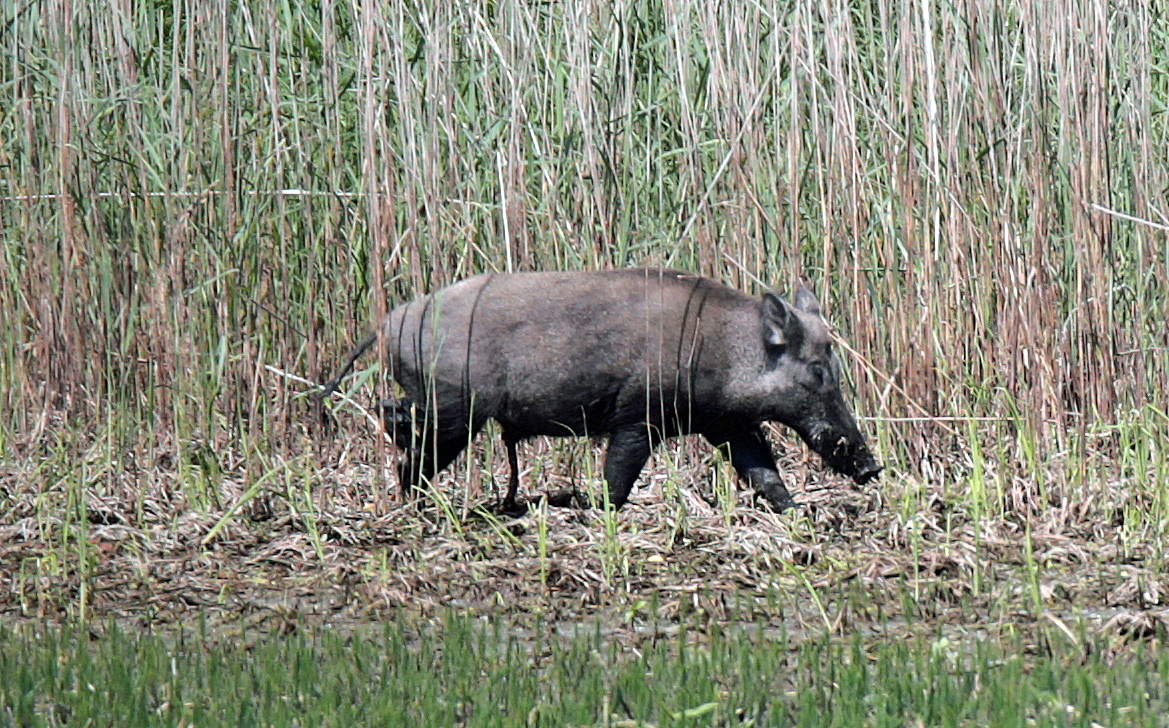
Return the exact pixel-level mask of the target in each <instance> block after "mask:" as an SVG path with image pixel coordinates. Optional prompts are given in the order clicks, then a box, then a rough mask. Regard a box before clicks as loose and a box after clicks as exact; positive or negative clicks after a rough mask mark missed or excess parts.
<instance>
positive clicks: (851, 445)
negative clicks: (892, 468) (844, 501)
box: [806, 431, 884, 485]
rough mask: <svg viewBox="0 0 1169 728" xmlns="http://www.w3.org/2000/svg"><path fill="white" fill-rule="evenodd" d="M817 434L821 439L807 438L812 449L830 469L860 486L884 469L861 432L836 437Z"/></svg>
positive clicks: (828, 434) (837, 434)
mask: <svg viewBox="0 0 1169 728" xmlns="http://www.w3.org/2000/svg"><path fill="white" fill-rule="evenodd" d="M817 434H818V435H819V437H816V436H815V435H813V436H812V437H810V438H806V440H807V442H808V444H809V445H811V447H812V449H813V450H815V451H816V452H817V453H819V454H820V457H822V458H824V462H825V463H827V464H828V466H829V467H830V468H832V469H833V470H835V471H836V472H838V473H840V474H841V475H847V476H848V477H850V478H852V479H853V480H855V481H856V482H857V483H858V484H860V485H864V484H865V483H867V482H869V481H870V480H872V479H873V478H876V477H877V476H878V475H879V474H880V472H881V471H882V470H883V469H884V468H883V467H882V466H881V465H879V464H878V463H877V460H876V458H874V457H873V453H872V452H870V451H869V448H868V446H867V445H866V444H865V442H864V440H863V439H862V438H861V435H860V433H859V432H855V433H848V434H839V433H836V436H835V437H834V436H833V435H832V434H830V433H829V432H828V431H821V432H820V433H817ZM850 435H851V436H850Z"/></svg>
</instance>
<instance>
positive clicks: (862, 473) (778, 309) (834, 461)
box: [760, 287, 881, 484]
mask: <svg viewBox="0 0 1169 728" xmlns="http://www.w3.org/2000/svg"><path fill="white" fill-rule="evenodd" d="M760 319H761V323H762V327H763V348H764V352H765V358H766V361H765V364H764V373H763V378H764V380H765V383H764V386H763V389H764V390H765V391H767V392H769V395H768V398H769V399H770V402H769V408H770V410H771V411H770V412H769V414H770V415H771V416H770V417H769V418H768V419H775V420H778V421H779V422H782V423H783V424H785V425H787V426H788V427H791V428H792V429H794V430H795V431H796V432H797V433H799V435H800V437H801V438H803V440H804V442H806V443H807V444H808V446H809V447H810V448H812V450H814V451H815V452H816V453H818V454H819V455H820V457H822V458H823V459H824V462H826V463H828V465H829V466H830V467H831V468H832V469H833V470H835V471H836V472H838V473H841V474H842V475H847V476H849V477H851V478H852V479H853V480H855V481H856V482H857V483H861V484H864V483H867V482H868V481H870V480H872V479H873V478H875V477H876V476H877V474H878V473H880V472H881V466H880V465H878V464H877V461H876V459H875V458H874V457H873V454H872V452H870V451H869V448H868V445H867V444H866V443H865V438H864V436H863V435H862V434H861V433H860V430H859V428H858V427H857V424H856V420H855V419H853V416H852V412H850V411H849V409H848V405H847V404H845V401H844V396H843V394H842V393H841V381H840V380H841V378H840V364H839V362H838V361H837V359H836V355H835V353H834V352H833V346H832V335H831V334H830V333H829V331H828V326H827V324H826V323H825V322H824V319H823V318H822V317H821V315H820V305H819V303H817V301H816V298H815V296H814V295H813V294H812V292H811V291H809V290H808V289H807V288H803V287H801V288H800V289H799V291H798V292H797V293H796V298H795V306H791V305H789V304H788V303H787V302H786V301H784V300H783V299H782V298H780V297H779V296H776V295H775V294H773V293H766V294H764V296H763V301H762V305H761V308H760Z"/></svg>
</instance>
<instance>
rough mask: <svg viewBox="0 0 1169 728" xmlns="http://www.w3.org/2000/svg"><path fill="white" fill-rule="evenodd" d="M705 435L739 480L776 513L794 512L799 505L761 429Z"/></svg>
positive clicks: (751, 428)
mask: <svg viewBox="0 0 1169 728" xmlns="http://www.w3.org/2000/svg"><path fill="white" fill-rule="evenodd" d="M703 434H704V435H705V436H706V439H708V440H710V442H711V444H713V445H714V446H715V447H717V448H718V449H719V451H720V452H721V453H722V454H723V456H724V457H729V458H730V461H731V465H733V466H734V468H735V472H737V473H738V474H739V477H740V478H742V479H743V480H745V481H747V484H748V485H750V486H751V487H752V488H754V489H755V492H756V493H758V494H759V495H761V496H763V497H764V498H765V499H767V502H768V503H769V504H770V505H771V507H772V508H773V509H775V510H776V511H786V510H787V509H789V508H795V505H796V502H795V501H793V500H792V497H791V494H790V493H788V492H787V488H785V487H784V485H783V480H782V479H781V478H780V477H779V469H778V468H776V467H775V457H774V456H773V455H772V454H771V447H770V446H769V445H768V444H767V438H765V437H764V436H763V431H762V430H760V429H759V427H758V426H755V427H744V428H741V429H739V428H736V429H734V430H732V431H729V432H711V433H703Z"/></svg>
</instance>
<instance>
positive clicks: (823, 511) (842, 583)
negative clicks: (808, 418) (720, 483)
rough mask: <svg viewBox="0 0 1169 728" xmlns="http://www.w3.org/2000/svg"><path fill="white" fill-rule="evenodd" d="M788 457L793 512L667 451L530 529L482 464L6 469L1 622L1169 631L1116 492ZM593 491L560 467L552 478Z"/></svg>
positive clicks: (1155, 583)
mask: <svg viewBox="0 0 1169 728" xmlns="http://www.w3.org/2000/svg"><path fill="white" fill-rule="evenodd" d="M163 461H164V462H165V459H163ZM784 465H785V467H786V468H787V471H786V472H787V473H788V474H789V482H791V483H792V484H793V485H794V488H793V492H794V493H795V494H796V496H797V498H798V500H799V501H800V502H801V503H802V504H803V505H804V507H805V510H804V512H803V514H802V515H791V514H785V515H776V514H774V513H771V512H769V511H766V510H760V509H757V508H755V507H753V506H752V505H751V504H750V503H748V502H747V499H748V493H747V492H746V491H739V492H738V494H737V495H738V501H739V502H738V503H737V504H736V505H734V507H732V508H723V507H722V506H721V505H720V504H719V503H718V500H717V498H715V497H714V494H713V493H711V492H709V491H710V489H711V486H710V482H709V480H707V481H698V480H697V479H699V478H709V477H710V476H709V474H710V472H711V468H710V467H709V466H708V465H704V464H701V463H692V464H689V465H683V466H681V467H678V466H676V465H675V466H673V467H667V466H665V465H663V460H662V459H661V458H659V459H658V461H656V462H655V463H654V464H653V465H652V469H651V470H647V472H646V475H647V477H646V478H645V479H644V481H643V482H646V481H647V485H645V486H644V487H642V488H640V489H639V490H637V491H635V493H634V496H633V499H632V500H631V502H630V503H629V505H628V506H627V507H626V508H625V509H623V510H622V511H620V512H618V513H616V514H614V515H606V514H605V513H603V512H601V511H593V510H575V509H564V508H550V507H547V506H544V505H541V504H540V503H539V502H538V501H535V500H533V501H531V503H530V505H531V509H530V510H529V512H528V513H527V514H526V515H523V516H522V517H518V518H510V517H503V516H496V515H493V514H491V513H490V512H489V511H486V510H482V509H477V508H476V507H475V506H479V505H484V504H488V505H489V504H490V500H491V497H490V491H491V485H490V479H489V478H488V477H486V474H485V473H480V477H479V481H480V488H479V490H478V491H475V492H472V493H471V497H470V501H472V502H471V503H470V504H468V503H463V502H461V501H460V498H459V496H458V494H459V492H460V487H462V486H465V480H459V478H464V479H465V478H466V473H467V468H465V467H460V468H457V469H456V470H455V474H454V475H447V476H446V478H445V479H444V481H443V482H442V483H441V484H440V485H441V487H442V492H443V493H445V494H447V495H448V496H450V497H451V500H450V501H449V502H448V503H447V504H446V507H445V508H444V507H443V506H441V505H435V504H434V503H431V502H426V503H424V504H422V505H420V506H415V505H411V506H403V505H402V504H401V503H400V502H399V501H398V499H397V497H396V488H393V487H390V488H388V489H387V487H385V485H384V484H383V483H382V482H381V478H380V476H379V475H378V474H377V472H376V471H375V470H374V469H372V468H369V467H368V466H365V465H358V464H353V463H347V464H346V465H345V466H344V467H343V468H341V469H338V470H329V469H328V468H323V469H320V470H314V471H312V472H313V473H315V475H314V476H313V478H314V482H313V483H312V487H311V488H309V489H307V492H306V488H305V486H304V483H302V482H298V481H297V480H296V479H295V478H291V479H288V480H287V481H285V482H278V479H276V478H271V479H269V480H270V485H269V486H267V487H260V488H258V489H255V488H254V489H253V491H252V492H251V493H249V492H248V489H247V488H246V487H245V485H244V477H245V474H244V473H243V472H242V470H241V471H239V472H234V471H225V472H223V473H222V477H221V479H220V481H219V483H218V487H217V488H215V489H214V492H212V491H210V490H209V491H208V492H207V497H206V498H205V499H203V502H201V503H194V502H191V501H190V500H189V499H188V498H186V497H184V496H183V495H182V494H184V493H192V492H196V490H195V489H194V488H192V487H191V485H190V483H187V484H186V485H185V486H184V487H183V488H179V487H178V486H177V483H178V481H179V478H180V477H183V475H182V473H181V472H180V471H179V470H178V469H167V468H165V467H155V468H153V469H151V470H148V471H143V472H139V473H136V474H134V475H130V474H126V473H122V474H119V475H115V474H110V473H97V474H92V473H91V474H88V475H89V476H90V477H89V480H87V481H86V483H85V487H84V489H79V488H78V487H77V485H76V483H77V478H78V477H80V476H79V475H78V474H62V477H60V478H58V479H57V485H55V486H52V487H49V488H47V489H35V488H31V487H29V486H28V485H26V484H27V483H29V482H31V477H32V476H31V474H30V473H29V472H23V471H18V470H15V469H12V468H11V466H10V468H9V470H7V471H6V472H4V473H3V475H2V480H0V493H2V494H3V502H4V503H5V506H4V513H3V517H2V518H0V524H3V525H0V615H2V618H3V619H4V620H8V621H20V620H46V619H47V620H61V621H65V620H72V619H77V618H79V617H82V616H84V617H86V618H90V619H95V620H99V621H100V620H107V619H115V620H120V621H121V620H129V621H130V622H132V623H134V624H136V625H139V626H142V627H151V628H158V629H165V628H167V627H169V626H183V625H190V624H191V623H192V622H193V621H194V620H196V619H201V620H205V622H206V623H209V624H211V625H213V626H215V627H216V628H217V629H222V630H227V631H228V632H233V631H235V630H237V629H238V630H242V629H248V630H256V629H259V630H260V631H267V630H284V629H289V628H295V627H296V626H298V625H300V624H305V623H309V624H316V625H336V626H340V627H348V626H356V625H361V624H371V623H372V624H376V623H380V622H383V621H385V620H389V619H395V618H398V617H399V616H400V615H403V614H405V615H409V616H411V617H414V618H419V617H420V618H429V617H434V616H439V615H441V614H442V613H444V612H445V610H447V609H448V608H450V609H455V610H460V611H468V612H473V613H482V614H503V615H508V616H510V617H513V618H514V619H515V620H516V621H517V622H524V621H525V620H530V619H533V618H534V617H536V616H539V617H541V618H542V619H544V620H546V621H547V620H552V621H557V622H562V623H566V624H584V623H590V622H592V621H593V620H595V619H597V618H600V619H602V620H603V621H604V622H605V624H606V625H607V626H608V627H610V628H614V629H630V630H633V629H635V628H636V626H637V625H638V624H640V623H644V622H646V621H647V620H648V619H649V618H650V617H656V619H657V620H666V621H670V620H675V619H677V618H679V617H681V616H683V615H691V616H692V615H693V614H695V613H697V614H698V615H699V616H700V617H702V618H703V619H707V618H709V619H717V620H734V621H747V620H749V621H751V622H760V623H762V624H764V625H765V626H769V627H774V628H782V629H784V630H785V631H787V632H788V633H797V632H803V631H806V632H807V633H809V634H820V633H823V632H824V631H832V632H839V633H844V632H847V631H850V630H855V629H862V630H869V631H872V632H888V631H890V630H893V631H901V630H913V629H935V628H938V627H939V626H943V627H945V628H952V629H957V630H962V631H965V632H967V633H970V634H975V633H981V632H985V631H986V630H991V631H995V632H998V631H1001V630H1003V629H1006V630H1019V629H1026V628H1027V625H1030V624H1034V623H1036V622H1040V621H1044V620H1046V621H1054V622H1056V623H1058V624H1060V625H1064V626H1065V627H1066V628H1067V629H1068V630H1069V633H1073V634H1074V632H1075V630H1076V629H1077V627H1076V626H1075V625H1076V624H1078V623H1080V622H1081V621H1082V622H1083V623H1084V624H1086V625H1088V627H1090V628H1091V629H1094V630H1107V631H1109V633H1112V634H1115V635H1117V637H1118V639H1120V640H1122V641H1124V640H1132V639H1147V638H1155V637H1159V636H1163V635H1164V633H1165V627H1166V624H1167V623H1169V609H1167V608H1166V607H1167V605H1169V577H1166V576H1165V575H1164V574H1163V573H1162V572H1161V571H1160V570H1159V569H1157V568H1156V567H1155V563H1157V562H1156V559H1158V558H1160V556H1159V555H1158V554H1153V553H1150V551H1151V546H1150V544H1149V543H1148V542H1145V541H1142V540H1141V539H1139V538H1132V536H1133V534H1126V531H1125V529H1124V528H1123V525H1122V524H1119V523H1116V522H1106V521H1104V520H1101V519H1100V514H1101V513H1102V512H1109V511H1112V512H1115V513H1118V514H1119V513H1123V505H1124V499H1125V497H1126V496H1125V494H1124V492H1123V489H1121V488H1118V489H1117V490H1116V491H1114V492H1112V493H1109V494H1108V496H1107V497H1108V499H1109V503H1110V505H1108V506H1107V507H1102V506H1101V504H1100V503H1098V502H1093V503H1085V502H1083V501H1071V500H1068V501H1066V504H1065V506H1063V507H1061V508H1054V507H1051V508H1048V509H1047V511H1046V512H1038V511H1036V512H1033V513H1031V514H1030V516H1029V518H1030V520H1028V519H1024V518H1023V517H1021V516H1020V517H1008V518H999V519H983V520H981V521H974V520H972V518H971V517H970V514H968V513H966V512H962V511H958V510H955V509H953V508H952V507H951V505H950V504H949V502H948V501H947V499H946V498H945V497H944V496H943V495H942V494H941V493H938V492H931V491H930V490H929V488H928V487H926V486H923V485H921V484H920V483H916V482H913V481H909V480H905V479H902V478H899V477H898V475H897V474H895V473H894V474H890V476H889V477H886V478H885V479H884V480H883V482H882V483H881V484H879V485H877V486H876V487H865V488H863V489H858V488H857V487H856V486H854V485H852V484H851V483H850V482H847V481H845V480H844V479H841V478H835V477H831V476H828V475H827V474H826V473H825V472H822V471H820V470H819V469H812V468H810V467H809V466H808V465H806V464H805V463H803V462H802V461H801V462H797V461H793V460H792V459H791V458H788V462H786V463H784ZM84 470H85V468H84V467H83V466H79V472H80V471H84ZM188 476H189V474H188ZM40 477H41V478H42V479H43V474H41V476H40ZM529 477H530V476H529ZM720 477H727V476H726V474H725V473H722V474H721V475H720ZM496 482H500V483H502V482H504V478H503V475H502V473H497V474H496ZM529 482H530V481H529ZM582 482H587V481H586V479H585V478H584V477H580V476H578V477H575V478H573V477H570V476H568V475H565V474H563V473H558V472H553V471H552V469H549V471H547V472H546V473H545V474H544V475H543V476H542V482H541V483H540V485H541V486H542V488H541V489H542V490H555V489H556V488H566V487H571V486H572V485H573V484H574V483H575V484H576V485H578V486H579V485H581V484H582ZM70 483H73V485H70ZM908 487H915V488H922V489H923V490H924V495H922V496H921V504H922V507H921V509H920V510H917V511H915V512H912V513H899V512H895V511H894V509H893V508H892V507H891V506H890V505H889V500H888V499H887V498H886V497H885V494H887V493H888V492H889V491H890V490H891V489H905V488H908ZM465 490H466V489H465V488H464V492H465ZM485 491H486V492H485ZM527 495H528V496H529V497H532V496H533V495H534V493H533V490H532V488H531V487H530V486H529V487H528V492H527ZM1093 498H1097V496H1093ZM902 502H903V499H902ZM651 611H652V612H653V614H651Z"/></svg>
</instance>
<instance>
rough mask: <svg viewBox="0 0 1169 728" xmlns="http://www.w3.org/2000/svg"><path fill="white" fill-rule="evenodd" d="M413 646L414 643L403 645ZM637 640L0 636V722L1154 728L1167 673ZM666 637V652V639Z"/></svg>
mask: <svg viewBox="0 0 1169 728" xmlns="http://www.w3.org/2000/svg"><path fill="white" fill-rule="evenodd" d="M419 630H420V631H419ZM674 630H675V631H674V632H671V633H669V634H668V635H667V634H666V633H662V632H659V631H658V629H657V628H654V627H649V628H647V629H645V630H644V631H642V633H641V634H640V636H639V637H638V638H636V639H635V640H633V641H630V642H622V641H616V640H613V639H611V638H606V636H605V635H603V634H602V631H601V628H600V626H599V625H597V626H596V627H590V626H588V625H579V626H578V627H577V628H576V630H574V634H573V635H572V636H568V637H565V638H557V637H555V636H554V635H549V634H548V633H547V626H546V625H542V624H537V625H536V626H535V628H534V629H531V630H527V629H524V630H515V629H512V628H510V627H508V626H506V625H505V624H501V623H499V622H495V623H494V624H492V623H484V622H481V621H479V620H468V619H466V618H460V617H454V616H450V617H447V618H446V619H445V620H444V621H441V622H438V623H436V624H433V625H429V626H422V627H410V628H404V627H402V626H401V625H396V624H393V623H391V624H390V625H388V626H386V627H385V628H384V630H381V631H380V633H378V632H377V631H375V633H374V634H372V635H365V636H361V635H350V636H348V637H344V636H338V635H336V634H335V633H332V632H310V633H307V634H305V633H300V634H291V635H283V636H272V635H267V636H263V637H261V638H259V639H255V640H253V641H251V642H249V643H248V644H246V645H243V644H240V643H239V642H238V641H231V642H227V643H221V642H219V641H217V640H215V639H211V638H208V637H207V636H206V635H200V634H198V633H193V634H188V635H186V636H184V637H182V638H175V637H173V636H172V637H171V638H169V639H164V638H163V637H160V636H153V635H141V634H138V635H135V636H130V635H127V634H126V633H124V632H121V631H119V630H118V629H116V628H110V629H107V630H105V631H104V632H102V633H100V634H99V633H93V632H87V631H80V632H74V631H69V630H65V631H57V630H49V631H46V632H33V631H31V630H25V631H21V632H18V633H11V632H9V633H4V634H0V636H2V637H3V639H2V640H0V667H2V668H3V669H2V670H0V722H2V723H3V724H5V725H21V726H41V725H44V726H48V725H90V724H97V725H102V724H107V723H110V722H111V721H113V722H116V723H117V724H118V725H125V726H150V725H175V724H191V725H201V726H216V725H232V726H238V725H292V724H311V725H353V726H361V725H390V724H392V725H402V724H406V723H409V724H412V725H419V726H452V725H459V726H467V727H468V728H470V727H472V726H496V725H499V726H504V725H506V726H514V725H529V726H545V725H547V726H564V725H580V726H588V725H596V726H602V725H603V726H675V725H677V726H698V725H750V726H773V725H774V726H793V725H794V726H801V727H809V728H810V727H811V726H905V725H930V726H968V725H994V726H1059V727H1060V728H1063V727H1065V726H1073V725H1083V726H1092V725H1128V726H1150V727H1162V726H1165V725H1169V723H1167V722H1166V714H1167V713H1169V694H1167V688H1166V686H1167V685H1169V660H1167V659H1166V658H1165V657H1164V655H1163V654H1162V656H1161V657H1159V658H1158V657H1154V656H1151V655H1146V654H1143V653H1141V652H1139V651H1138V652H1136V653H1131V652H1129V653H1125V654H1124V655H1123V656H1122V657H1120V658H1119V659H1118V658H1117V656H1116V654H1115V652H1113V651H1111V649H1110V648H1109V646H1108V645H1107V644H1092V643H1086V644H1069V643H1068V641H1067V639H1066V638H1065V637H1064V636H1063V635H1062V634H1060V633H1058V632H1055V631H1054V630H1053V633H1054V635H1055V639H1054V640H1053V641H1052V642H1050V643H1047V644H1045V645H1044V646H1043V648H1042V649H1041V650H1040V651H1039V652H1038V653H1035V654H1021V653H1020V651H1019V650H1018V648H1019V647H1020V646H1021V645H1014V647H1015V649H1009V648H1008V649H1003V648H1002V647H999V646H997V645H993V644H992V645H987V644H982V643H979V642H974V643H959V642H954V641H951V640H950V639H948V638H940V637H929V636H925V637H921V638H917V639H912V640H909V641H893V642H886V641H882V642H880V643H871V642H867V641H865V640H862V639H861V638H859V637H857V638H854V639H852V640H845V641H840V640H833V639H829V638H824V639H817V640H811V641H808V642H806V643H804V644H802V645H794V644H791V643H789V642H788V640H786V639H785V638H784V637H782V636H775V635H767V634H766V633H764V632H763V631H762V630H760V629H756V628H753V627H752V626H751V625H749V624H748V625H739V626H736V627H734V628H733V631H729V632H727V631H723V630H722V629H721V628H719V627H717V626H712V627H711V628H710V629H701V630H698V629H695V627H694V626H692V627H690V628H689V629H688V628H686V627H683V628H682V630H681V632H677V631H676V630H677V628H674ZM667 637H668V639H667Z"/></svg>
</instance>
